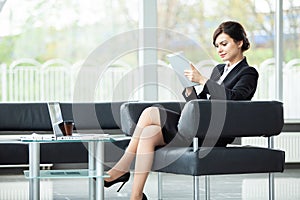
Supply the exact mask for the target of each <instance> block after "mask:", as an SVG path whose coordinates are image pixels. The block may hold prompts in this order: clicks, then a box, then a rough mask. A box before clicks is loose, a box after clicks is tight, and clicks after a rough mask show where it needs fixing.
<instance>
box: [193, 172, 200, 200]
mask: <svg viewBox="0 0 300 200" xmlns="http://www.w3.org/2000/svg"><path fill="white" fill-rule="evenodd" d="M193 178H194V179H193V186H194V194H193V195H194V196H193V199H194V200H199V199H200V195H199V176H194V177H193Z"/></svg>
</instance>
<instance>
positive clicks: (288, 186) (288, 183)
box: [242, 178, 300, 200]
mask: <svg viewBox="0 0 300 200" xmlns="http://www.w3.org/2000/svg"><path fill="white" fill-rule="evenodd" d="M299 188H300V180H299V179H295V178H275V194H274V195H275V199H276V200H296V199H300V193H299ZM268 195H269V185H268V179H267V178H266V179H263V178H261V179H245V180H243V185H242V199H243V200H258V199H259V200H260V199H268Z"/></svg>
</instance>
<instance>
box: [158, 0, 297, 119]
mask: <svg viewBox="0 0 300 200" xmlns="http://www.w3.org/2000/svg"><path fill="white" fill-rule="evenodd" d="M158 2H159V3H158V5H159V6H158V26H159V27H163V28H165V29H169V30H172V31H177V32H180V33H181V34H183V35H185V36H186V38H188V40H189V42H182V43H178V41H177V39H176V38H175V37H169V38H168V40H169V41H165V42H170V43H174V45H175V44H176V45H177V49H178V50H181V51H184V53H185V55H186V56H187V57H188V58H189V59H190V60H192V61H193V62H194V63H195V64H196V65H197V67H198V68H199V70H200V71H202V72H203V73H207V74H209V69H211V68H212V67H213V66H214V64H215V63H217V62H220V59H219V58H218V56H217V53H216V52H215V49H214V47H213V45H212V34H213V31H214V29H215V28H216V27H217V26H218V24H219V23H221V22H223V21H225V20H235V21H239V22H241V23H242V24H243V25H244V27H245V29H246V30H247V34H248V37H249V39H250V42H251V48H250V50H249V51H247V52H246V53H245V55H246V57H247V59H248V62H249V64H250V65H252V66H253V67H255V68H257V70H258V71H259V73H260V77H259V85H258V90H257V92H256V95H255V97H254V99H256V100H265V99H268V100H271V99H276V97H275V91H276V89H277V88H275V87H276V84H275V81H276V80H275V59H274V56H275V6H276V1H273V0H263V1H261V0H256V1H255V0H247V1H232V0H226V1H224V0H215V1H180V0H158ZM299 6H300V1H299V0H289V1H283V18H284V20H283V23H284V24H283V26H284V29H283V33H284V35H283V38H284V41H283V43H284V47H283V53H284V64H283V71H282V74H283V102H284V108H285V109H284V110H285V118H286V119H300V106H298V102H299V101H300V90H297V89H296V87H297V86H296V85H297V83H298V81H297V79H298V78H297V77H300V59H299V58H300V57H299V55H300V54H299V53H300V48H299V44H300V42H299V39H298V38H299V36H300V35H299V34H300V29H299V24H300V9H299V8H300V7H299ZM166 38H167V37H166ZM174 49H175V48H174ZM174 49H172V50H174ZM175 50H176V49H175ZM165 55H166V53H161V54H160V57H159V58H160V59H161V60H162V61H164V62H166V63H167V61H166V59H165ZM161 79H163V80H164V81H165V77H164V76H163V75H162V77H161ZM174 79H175V80H176V77H175V76H174ZM175 82H178V80H176V81H175ZM179 87H180V85H179ZM161 93H162V94H164V96H160V97H161V98H165V99H168V98H173V97H174V96H173V95H172V94H171V93H170V94H169V96H168V95H166V94H167V92H166V90H164V89H161Z"/></svg>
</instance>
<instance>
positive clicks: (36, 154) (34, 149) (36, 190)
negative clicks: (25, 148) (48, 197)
mask: <svg viewBox="0 0 300 200" xmlns="http://www.w3.org/2000/svg"><path fill="white" fill-rule="evenodd" d="M39 176H40V143H38V142H30V143H29V177H30V180H29V199H30V200H39V199H40V179H39V178H38V177H39Z"/></svg>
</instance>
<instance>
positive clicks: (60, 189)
mask: <svg viewBox="0 0 300 200" xmlns="http://www.w3.org/2000/svg"><path fill="white" fill-rule="evenodd" d="M0 170H1V169H0ZM210 182H211V184H210V199H211V200H229V199H230V200H267V199H268V188H267V187H268V174H245V175H230V176H229V175H221V176H210ZM131 184H132V177H131V180H130V181H129V183H127V184H126V185H125V186H124V187H123V189H122V190H121V191H120V192H119V193H117V192H116V190H117V188H118V186H119V185H115V186H113V187H111V188H108V189H105V199H111V200H122V199H124V200H125V199H129V196H130V191H131ZM275 187H276V193H275V197H276V198H275V199H276V200H300V169H286V170H285V172H284V173H278V174H275ZM192 192H193V179H192V177H190V176H182V175H172V174H163V199H168V200H177V199H178V200H181V199H182V200H183V199H192ZM145 193H146V194H147V196H148V199H157V173H151V174H150V176H149V179H148V181H147V184H146V188H145ZM0 199H1V200H15V199H18V200H26V199H28V181H27V180H26V179H25V178H24V177H23V175H22V174H20V173H19V172H16V173H12V172H10V173H3V170H2V173H1V175H0ZM41 199H43V200H53V199H55V200H85V199H88V181H87V180H86V179H46V180H42V181H41ZM200 199H204V177H200Z"/></svg>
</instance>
